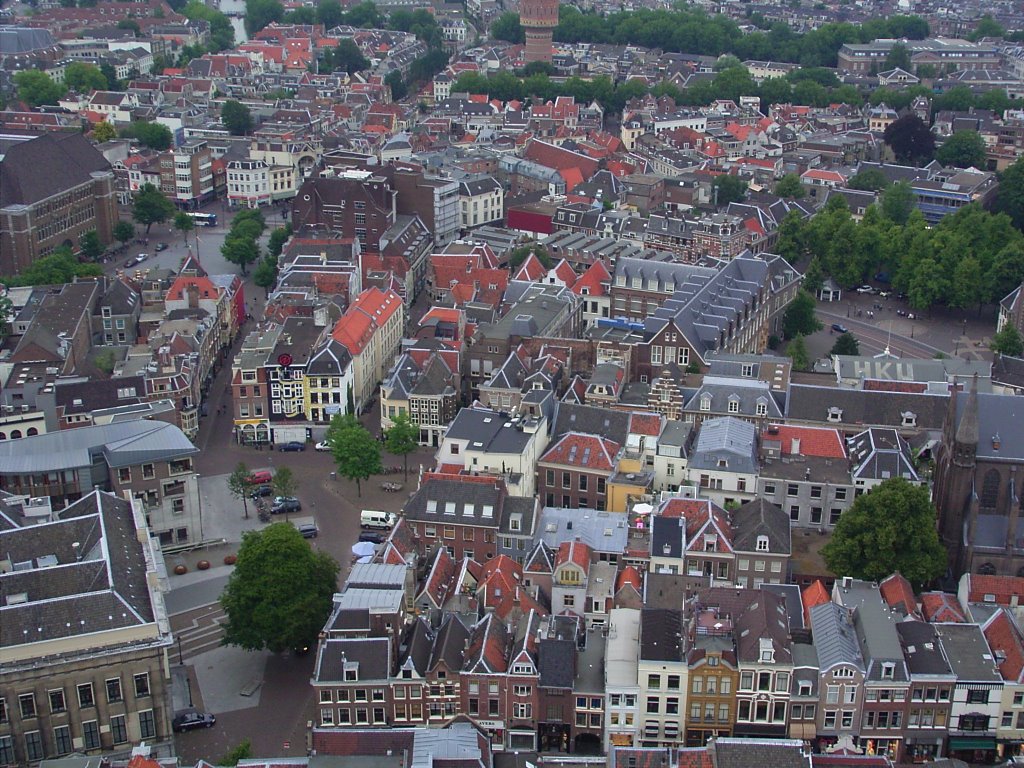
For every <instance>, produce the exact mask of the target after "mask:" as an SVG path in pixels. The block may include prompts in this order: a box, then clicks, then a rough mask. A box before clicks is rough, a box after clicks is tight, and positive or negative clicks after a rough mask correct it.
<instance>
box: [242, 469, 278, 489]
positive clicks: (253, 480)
mask: <svg viewBox="0 0 1024 768" xmlns="http://www.w3.org/2000/svg"><path fill="white" fill-rule="evenodd" d="M248 481H249V485H262V484H263V483H271V482H273V481H274V476H273V475H272V474H270V472H268V471H267V470H265V469H261V470H258V471H256V472H250V473H249V477H248Z"/></svg>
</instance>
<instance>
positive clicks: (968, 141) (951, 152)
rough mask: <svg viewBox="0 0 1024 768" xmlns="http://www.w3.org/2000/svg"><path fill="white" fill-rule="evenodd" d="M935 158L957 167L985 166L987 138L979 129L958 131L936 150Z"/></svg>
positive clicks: (944, 163)
mask: <svg viewBox="0 0 1024 768" xmlns="http://www.w3.org/2000/svg"><path fill="white" fill-rule="evenodd" d="M935 159H936V160H938V161H939V162H940V163H942V164H943V165H952V166H954V167H955V168H970V167H974V168H981V169H984V168H985V140H984V139H983V138H981V134H979V133H978V132H977V131H957V132H956V133H954V134H953V135H952V136H950V137H949V138H948V139H946V140H945V141H944V142H943V144H942V146H941V147H939V148H938V150H937V151H936V152H935Z"/></svg>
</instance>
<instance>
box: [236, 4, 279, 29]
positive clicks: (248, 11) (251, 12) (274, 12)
mask: <svg viewBox="0 0 1024 768" xmlns="http://www.w3.org/2000/svg"><path fill="white" fill-rule="evenodd" d="M283 18H284V6H283V5H282V4H281V2H280V0H245V31H246V32H248V33H249V34H250V35H255V34H256V33H257V32H259V31H260V30H261V29H263V28H264V27H266V26H268V25H269V24H270V23H272V22H275V21H281V19H283Z"/></svg>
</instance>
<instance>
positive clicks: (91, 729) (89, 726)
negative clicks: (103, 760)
mask: <svg viewBox="0 0 1024 768" xmlns="http://www.w3.org/2000/svg"><path fill="white" fill-rule="evenodd" d="M82 744H84V745H85V748H86V749H99V748H100V727H99V725H98V724H97V723H96V721H95V720H89V721H88V722H85V723H82Z"/></svg>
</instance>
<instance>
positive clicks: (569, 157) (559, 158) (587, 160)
mask: <svg viewBox="0 0 1024 768" xmlns="http://www.w3.org/2000/svg"><path fill="white" fill-rule="evenodd" d="M523 157H525V158H526V159H527V160H532V161H533V162H535V163H539V164H540V165H543V166H546V167H548V168H554V169H555V170H558V171H561V170H564V169H567V168H575V169H577V170H578V171H579V172H580V174H581V175H582V177H583V179H589V178H590V177H591V176H593V175H594V173H595V172H596V171H597V169H598V167H599V165H598V161H597V160H594V159H593V158H592V157H587V156H586V155H583V154H580V153H579V152H573V151H571V150H568V149H563V148H562V147H558V146H555V145H554V144H548V143H547V142H546V141H540V140H538V139H533V140H531V141H530V142H529V143H528V144H527V145H526V151H525V152H524V153H523Z"/></svg>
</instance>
